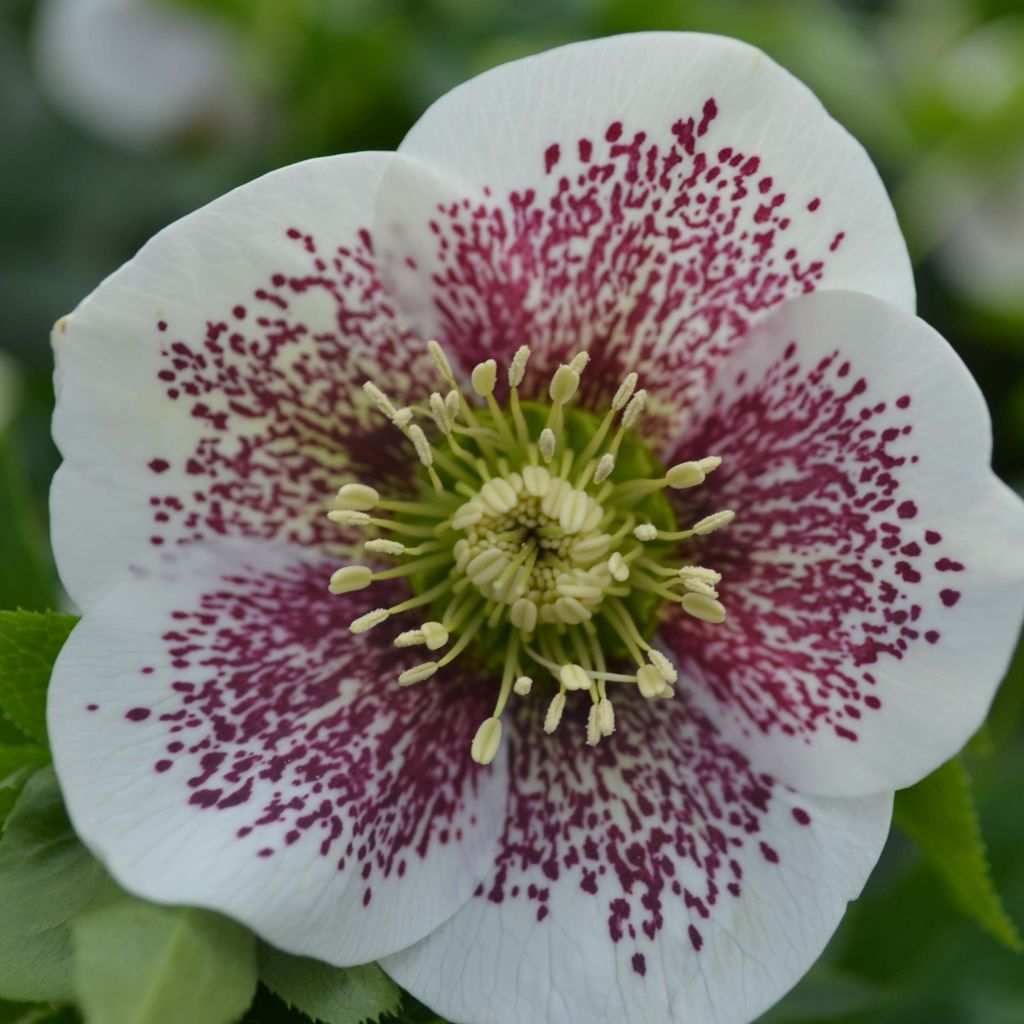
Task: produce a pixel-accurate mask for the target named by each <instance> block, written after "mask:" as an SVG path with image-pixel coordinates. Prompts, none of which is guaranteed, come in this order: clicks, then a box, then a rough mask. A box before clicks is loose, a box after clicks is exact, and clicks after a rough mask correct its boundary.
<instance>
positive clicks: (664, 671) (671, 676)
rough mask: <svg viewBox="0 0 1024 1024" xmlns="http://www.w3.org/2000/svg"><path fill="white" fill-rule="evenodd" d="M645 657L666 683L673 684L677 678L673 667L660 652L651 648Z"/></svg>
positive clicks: (677, 674)
mask: <svg viewBox="0 0 1024 1024" xmlns="http://www.w3.org/2000/svg"><path fill="white" fill-rule="evenodd" d="M647 657H648V658H650V659H651V664H652V665H653V666H654V667H655V668H656V669H657V670H658V671H659V672H660V673H661V678H662V679H664V680H665V682H666V683H674V682H675V681H676V680H677V679H678V678H679V673H678V672H677V671H676V667H675V665H673V664H672V662H671V661H669V660H668V658H666V657H665V655H664V654H662V653H661V651H658V650H654V649H653V648H652V649H651V650H649V651H648V652H647Z"/></svg>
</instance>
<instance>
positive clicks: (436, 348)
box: [427, 341, 455, 383]
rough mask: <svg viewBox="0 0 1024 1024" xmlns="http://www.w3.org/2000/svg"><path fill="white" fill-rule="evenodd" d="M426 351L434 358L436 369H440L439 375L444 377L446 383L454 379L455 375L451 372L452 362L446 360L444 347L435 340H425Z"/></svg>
mask: <svg viewBox="0 0 1024 1024" xmlns="http://www.w3.org/2000/svg"><path fill="white" fill-rule="evenodd" d="M427 351H428V352H429V353H430V357H431V359H433V360H434V364H435V365H436V366H437V368H438V370H440V371H441V376H442V377H444V379H445V380H446V381H448V383H451V382H452V381H453V380H454V379H455V375H454V374H453V373H452V364H451V363H450V362H448V357H447V356H446V355H445V353H444V349H443V348H441V346H440V345H439V344H438V343H437V342H436V341H428V342H427Z"/></svg>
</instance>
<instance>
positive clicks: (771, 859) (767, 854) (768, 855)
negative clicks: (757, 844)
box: [761, 840, 779, 864]
mask: <svg viewBox="0 0 1024 1024" xmlns="http://www.w3.org/2000/svg"><path fill="white" fill-rule="evenodd" d="M761 856H762V857H764V859H765V860H766V861H768V863H769V864H778V863H779V855H778V853H777V852H776V850H774V849H773V848H772V847H771V846H769V845H768V844H767V843H766V842H764V840H762V841H761Z"/></svg>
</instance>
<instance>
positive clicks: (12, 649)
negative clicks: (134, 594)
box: [0, 611, 78, 743]
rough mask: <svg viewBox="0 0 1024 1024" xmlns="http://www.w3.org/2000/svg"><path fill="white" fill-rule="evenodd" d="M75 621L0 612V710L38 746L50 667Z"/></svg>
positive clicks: (68, 617)
mask: <svg viewBox="0 0 1024 1024" xmlns="http://www.w3.org/2000/svg"><path fill="white" fill-rule="evenodd" d="M77 621H78V619H77V618H76V617H75V616H74V615H61V614H60V613H58V612H24V611H17V612H0V709H2V710H3V713H4V714H5V715H6V716H7V717H8V718H9V719H10V720H11V721H12V722H13V723H14V724H15V725H16V726H17V727H18V728H19V729H21V731H22V732H24V733H25V735H26V736H29V737H31V738H32V739H34V740H37V741H38V742H39V743H46V688H47V686H48V685H49V683H50V674H51V673H52V671H53V663H54V662H55V661H56V660H57V655H58V654H59V653H60V649H61V648H62V647H63V646H64V641H65V640H67V638H68V634H69V633H70V632H71V630H72V627H73V626H74V625H75V623H76V622H77Z"/></svg>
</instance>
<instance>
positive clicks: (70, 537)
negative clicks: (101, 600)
mask: <svg viewBox="0 0 1024 1024" xmlns="http://www.w3.org/2000/svg"><path fill="white" fill-rule="evenodd" d="M390 159H391V157H390V156H389V155H386V154H377V153H362V154H357V155H352V156H341V157H331V158H326V159H322V160H310V161H307V162H306V163H302V164H296V165H294V166H292V167H286V168H283V169H282V170H279V171H275V172H274V173H272V174H268V175H266V176H265V177H263V178H260V179H258V180H256V181H254V182H251V183H249V184H247V185H244V186H242V187H241V188H239V189H236V190H235V191H234V192H231V193H229V194H228V195H226V196H223V197H221V198H220V199H217V200H216V201H215V202H213V203H211V204H210V205H209V206H206V207H204V208H203V209H201V210H198V211H197V212H195V213H193V214H191V215H190V216H188V217H186V218H184V219H183V220H180V221H178V222H177V223H175V224H172V225H171V226H170V227H169V228H167V229H165V230H164V231H162V232H160V234H158V235H157V236H156V237H155V238H154V239H152V241H150V242H149V243H148V244H147V245H146V246H145V247H144V248H143V249H142V250H141V252H140V253H139V255H138V256H136V257H135V259H133V260H132V261H131V262H129V263H127V264H126V265H125V266H124V267H122V268H121V269H120V270H119V271H117V273H115V274H114V275H113V276H111V277H110V278H108V279H107V280H106V281H105V282H104V283H103V284H101V285H100V287H99V288H97V290H96V291H95V292H94V293H93V294H92V295H91V296H89V297H88V298H87V299H86V300H85V301H84V302H83V303H82V304H81V305H80V306H79V307H78V308H77V309H76V310H75V311H74V312H73V313H72V314H71V315H70V316H69V317H65V318H64V319H63V320H61V321H60V323H58V325H57V327H56V328H55V330H54V339H53V340H54V350H55V354H56V360H57V377H56V383H57V398H58V400H57V409H56V412H55V414H54V423H53V432H54V438H55V439H56V441H57V444H58V446H59V447H60V450H61V453H62V455H63V456H64V463H63V465H62V466H61V468H60V470H59V471H58V473H57V476H56V479H55V481H54V487H53V493H52V500H51V505H52V513H53V538H54V548H55V552H56V556H57V562H58V565H59V567H60V572H61V578H62V580H63V581H64V584H65V586H66V587H67V589H68V591H69V592H70V594H71V596H72V598H73V599H74V600H75V601H76V603H77V604H78V605H79V606H80V607H82V608H83V609H84V608H87V607H88V605H89V604H90V603H91V601H92V600H94V599H95V598H96V597H97V596H98V595H99V594H101V593H102V592H103V591H104V589H106V587H108V586H109V585H110V584H111V583H112V582H113V581H114V580H116V579H117V578H118V576H119V575H120V574H121V573H122V572H124V570H125V569H126V568H127V567H128V566H130V565H132V564H134V563H136V562H139V561H141V560H145V559H146V558H147V556H148V555H149V554H150V553H152V552H153V551H154V550H155V549H160V550H164V551H166V550H169V549H172V548H173V547H175V546H177V545H178V544H181V543H183V542H189V541H192V540H195V539H198V538H202V537H219V536H224V535H228V536H246V537H258V538H279V539H284V540H288V541H292V542H295V543H300V544H304V545H305V544H320V543H323V542H325V541H332V542H333V541H336V540H337V537H338V530H337V528H336V527H333V526H331V524H329V523H327V521H326V520H325V519H324V516H323V512H324V511H325V509H326V508H327V507H328V501H329V499H330V497H331V496H332V495H333V493H334V492H335V491H336V490H337V488H338V486H339V483H340V482H341V481H342V479H343V478H344V477H345V476H346V474H356V475H359V474H364V475H368V476H371V477H372V478H373V479H376V480H380V479H386V478H395V477H397V478H400V479H404V478H405V477H407V475H408V472H409V469H408V466H409V460H410V457H411V452H407V451H406V450H405V448H404V447H403V446H402V445H401V444H400V443H396V441H397V440H400V439H398V438H397V434H395V432H394V431H393V429H392V428H391V427H389V426H388V425H387V424H386V423H385V422H384V421H383V420H382V419H381V418H380V417H379V416H377V415H373V414H371V413H370V411H369V410H368V409H367V407H366V403H365V402H364V401H362V395H361V394H360V392H359V387H360V385H361V384H362V382H363V381H364V380H365V379H366V378H367V376H373V377H375V378H376V379H378V380H379V381H380V382H381V383H382V384H384V385H385V386H387V387H389V388H390V389H391V391H392V393H393V394H395V396H396V398H397V399H398V400H399V401H402V400H404V397H405V394H406V393H407V392H408V391H409V389H410V387H411V386H412V383H413V379H414V378H413V372H414V370H415V366H416V358H415V357H416V355H420V356H421V357H422V358H424V359H425V358H426V357H425V356H424V355H423V354H422V348H421V346H420V345H419V344H417V347H416V350H415V352H414V353H412V354H411V350H410V344H411V337H410V335H409V334H408V333H407V332H405V331H403V330H402V329H401V327H400V326H399V324H398V323H397V321H396V319H395V316H394V313H393V310H392V309H391V306H390V305H389V303H388V300H387V297H386V295H385V294H384V292H383V291H382V289H381V286H380V283H379V281H378V278H377V270H376V263H375V256H374V247H373V242H372V239H371V237H370V235H369V233H368V232H367V231H366V230H364V225H365V224H366V222H367V220H368V218H369V211H370V208H371V207H372V204H373V196H374V194H375V191H376V188H377V184H378V181H379V179H380V177H381V175H382V174H383V172H384V169H385V168H386V167H387V164H388V162H389V160H390Z"/></svg>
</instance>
